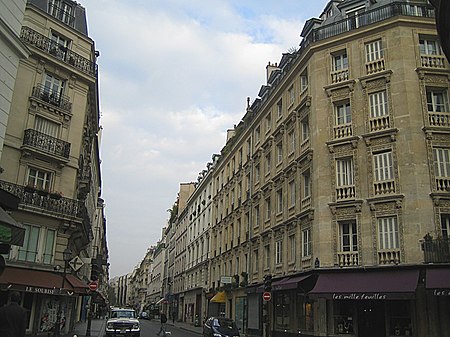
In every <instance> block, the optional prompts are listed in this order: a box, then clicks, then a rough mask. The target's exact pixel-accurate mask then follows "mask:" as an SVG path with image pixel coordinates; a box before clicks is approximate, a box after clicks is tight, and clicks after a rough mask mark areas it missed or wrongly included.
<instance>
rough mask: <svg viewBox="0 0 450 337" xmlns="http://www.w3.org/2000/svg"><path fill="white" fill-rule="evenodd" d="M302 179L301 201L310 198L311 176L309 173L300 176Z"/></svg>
mask: <svg viewBox="0 0 450 337" xmlns="http://www.w3.org/2000/svg"><path fill="white" fill-rule="evenodd" d="M302 178H303V199H304V198H308V197H310V196H311V175H310V174H309V171H306V172H304V173H303V174H302Z"/></svg>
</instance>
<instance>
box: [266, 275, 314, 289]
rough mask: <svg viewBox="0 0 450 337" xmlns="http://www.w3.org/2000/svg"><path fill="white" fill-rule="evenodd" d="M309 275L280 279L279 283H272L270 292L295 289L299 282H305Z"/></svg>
mask: <svg viewBox="0 0 450 337" xmlns="http://www.w3.org/2000/svg"><path fill="white" fill-rule="evenodd" d="M310 276H311V275H302V276H294V277H286V278H284V279H281V280H279V281H276V282H273V283H272V290H273V291H279V290H289V289H297V288H298V285H299V282H302V281H303V280H306V279H307V278H309V277H310Z"/></svg>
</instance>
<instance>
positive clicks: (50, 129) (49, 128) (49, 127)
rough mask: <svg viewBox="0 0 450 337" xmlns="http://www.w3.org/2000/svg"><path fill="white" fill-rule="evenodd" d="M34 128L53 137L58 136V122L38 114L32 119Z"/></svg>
mask: <svg viewBox="0 0 450 337" xmlns="http://www.w3.org/2000/svg"><path fill="white" fill-rule="evenodd" d="M34 129H35V130H36V131H39V132H42V133H44V134H46V135H49V136H52V137H55V138H57V137H58V136H59V124H58V123H55V122H52V121H50V120H48V119H46V118H42V117H41V116H38V115H36V118H35V120H34Z"/></svg>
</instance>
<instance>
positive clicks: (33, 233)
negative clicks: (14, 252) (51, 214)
mask: <svg viewBox="0 0 450 337" xmlns="http://www.w3.org/2000/svg"><path fill="white" fill-rule="evenodd" d="M24 227H25V238H24V241H23V245H22V247H19V255H18V260H21V261H28V262H36V260H37V255H38V243H39V227H37V226H31V225H24Z"/></svg>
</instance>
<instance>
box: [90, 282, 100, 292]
mask: <svg viewBox="0 0 450 337" xmlns="http://www.w3.org/2000/svg"><path fill="white" fill-rule="evenodd" d="M97 287H98V283H97V282H91V283H89V290H92V291H95V290H97Z"/></svg>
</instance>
